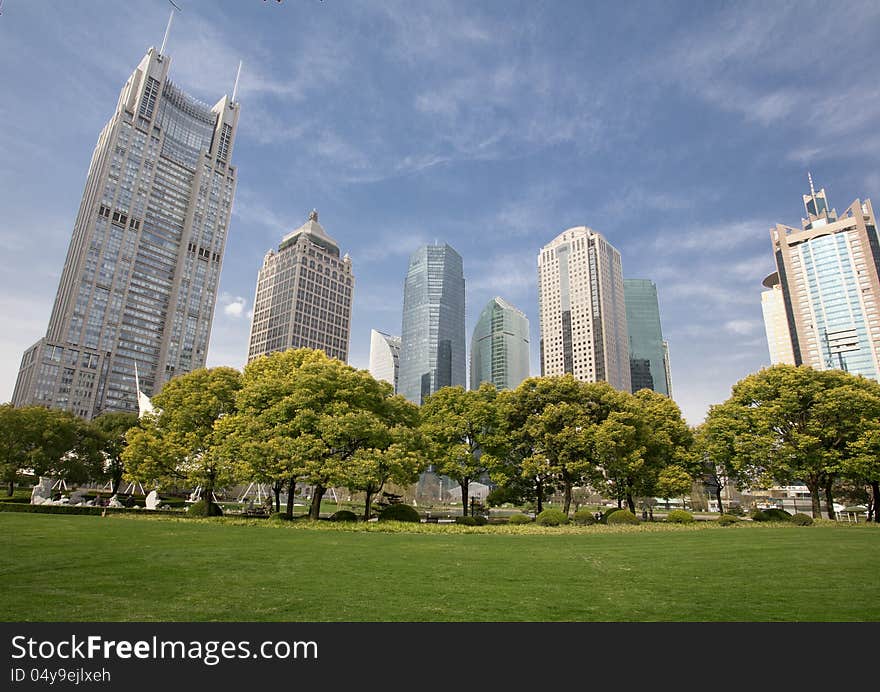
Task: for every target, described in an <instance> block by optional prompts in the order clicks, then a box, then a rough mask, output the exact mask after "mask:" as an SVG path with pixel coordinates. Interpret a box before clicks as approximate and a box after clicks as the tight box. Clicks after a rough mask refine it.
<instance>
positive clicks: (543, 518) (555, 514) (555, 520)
mask: <svg viewBox="0 0 880 692" xmlns="http://www.w3.org/2000/svg"><path fill="white" fill-rule="evenodd" d="M536 521H537V522H538V523H539V524H540V525H541V526H559V525H561V524H567V523H568V515H567V514H566V513H565V512H563V511H562V510H561V509H545V510H544V511H543V512H541V513H540V514H539V515H538V516H537V518H536Z"/></svg>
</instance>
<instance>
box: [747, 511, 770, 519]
mask: <svg viewBox="0 0 880 692" xmlns="http://www.w3.org/2000/svg"><path fill="white" fill-rule="evenodd" d="M751 517H752V521H770V515H769V514H767V513H766V512H765V511H764V510H762V509H756V510H755V511H754V512H752V514H751Z"/></svg>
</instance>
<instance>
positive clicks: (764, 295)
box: [761, 272, 794, 365]
mask: <svg viewBox="0 0 880 692" xmlns="http://www.w3.org/2000/svg"><path fill="white" fill-rule="evenodd" d="M764 286H765V287H766V288H767V289H768V290H766V291H762V292H761V312H762V313H763V314H764V330H765V332H766V333H767V347H768V348H769V349H770V364H771V365H776V364H777V363H787V364H789V365H794V351H793V350H792V347H791V333H790V332H789V330H788V318H787V316H786V314H785V298H784V297H783V295H782V286H781V285H780V283H779V272H773V273H772V274H770V276H768V277H767V278H766V279H764Z"/></svg>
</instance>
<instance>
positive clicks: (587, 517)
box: [572, 509, 596, 526]
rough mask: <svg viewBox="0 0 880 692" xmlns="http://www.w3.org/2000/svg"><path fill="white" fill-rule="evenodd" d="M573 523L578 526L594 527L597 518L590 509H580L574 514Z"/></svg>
mask: <svg viewBox="0 0 880 692" xmlns="http://www.w3.org/2000/svg"><path fill="white" fill-rule="evenodd" d="M572 521H573V522H574V523H575V524H577V525H578V526H592V525H593V524H595V523H596V517H594V516H593V512H592V511H590V510H589V509H579V510H578V511H577V512H575V513H574V516H573V517H572Z"/></svg>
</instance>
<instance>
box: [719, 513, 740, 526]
mask: <svg viewBox="0 0 880 692" xmlns="http://www.w3.org/2000/svg"><path fill="white" fill-rule="evenodd" d="M732 524H739V517H735V516H734V515H732V514H722V515H721V516H720V517H718V525H719V526H730V525H732Z"/></svg>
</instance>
